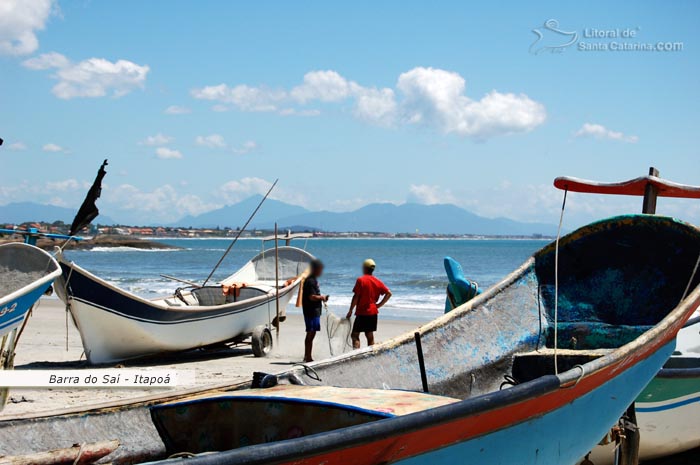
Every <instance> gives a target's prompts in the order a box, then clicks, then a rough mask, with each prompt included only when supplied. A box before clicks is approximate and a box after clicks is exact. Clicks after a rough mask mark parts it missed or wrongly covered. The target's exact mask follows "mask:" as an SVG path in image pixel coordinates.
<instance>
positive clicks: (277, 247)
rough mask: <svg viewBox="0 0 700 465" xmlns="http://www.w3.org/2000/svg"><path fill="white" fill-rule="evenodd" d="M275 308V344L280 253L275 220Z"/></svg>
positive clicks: (278, 314) (278, 315) (278, 303)
mask: <svg viewBox="0 0 700 465" xmlns="http://www.w3.org/2000/svg"><path fill="white" fill-rule="evenodd" d="M275 310H276V315H277V316H276V321H277V345H278V346H279V343H280V326H282V325H281V324H280V253H279V241H278V240H277V222H275Z"/></svg>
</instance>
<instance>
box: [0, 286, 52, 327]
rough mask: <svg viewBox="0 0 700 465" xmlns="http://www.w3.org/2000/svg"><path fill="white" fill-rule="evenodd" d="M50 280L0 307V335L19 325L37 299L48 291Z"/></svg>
mask: <svg viewBox="0 0 700 465" xmlns="http://www.w3.org/2000/svg"><path fill="white" fill-rule="evenodd" d="M50 285H51V283H50V282H48V283H46V284H44V285H42V286H39V287H36V288H34V289H33V290H31V291H29V292H28V293H26V294H23V295H21V296H19V297H17V298H16V299H11V300H8V301H7V302H5V303H3V304H2V307H0V336H4V335H5V334H7V333H9V332H10V331H12V330H13V329H15V328H16V327H17V326H19V325H20V324H21V323H22V321H24V317H25V316H26V315H27V312H28V311H29V309H31V308H32V307H33V306H34V304H35V303H36V301H37V300H39V298H40V297H41V296H42V295H43V294H44V292H46V289H48V287H49V286H50Z"/></svg>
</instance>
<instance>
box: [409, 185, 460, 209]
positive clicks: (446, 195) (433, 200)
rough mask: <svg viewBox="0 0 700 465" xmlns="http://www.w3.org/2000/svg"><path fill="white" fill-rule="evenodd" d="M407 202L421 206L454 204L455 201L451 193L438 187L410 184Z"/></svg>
mask: <svg viewBox="0 0 700 465" xmlns="http://www.w3.org/2000/svg"><path fill="white" fill-rule="evenodd" d="M408 201H409V202H413V203H420V204H423V205H435V204H445V203H452V204H453V203H455V202H456V199H455V197H454V195H452V193H451V192H450V191H448V190H446V189H443V188H442V187H440V186H431V185H428V184H411V186H410V188H409V194H408Z"/></svg>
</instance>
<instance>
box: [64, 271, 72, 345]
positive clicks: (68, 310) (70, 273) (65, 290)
mask: <svg viewBox="0 0 700 465" xmlns="http://www.w3.org/2000/svg"><path fill="white" fill-rule="evenodd" d="M69 268H70V271H68V277H67V278H66V281H65V284H64V285H63V295H64V296H66V352H68V313H70V301H71V298H72V296H71V295H70V294H69V293H68V284H69V283H70V278H72V277H73V267H72V266H70V267H69Z"/></svg>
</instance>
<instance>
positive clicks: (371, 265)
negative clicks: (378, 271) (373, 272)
mask: <svg viewBox="0 0 700 465" xmlns="http://www.w3.org/2000/svg"><path fill="white" fill-rule="evenodd" d="M362 266H364V267H365V268H373V269H374V268H376V267H377V264H376V263H374V260H372V259H371V258H368V259H367V260H365V261H364V263H362Z"/></svg>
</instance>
